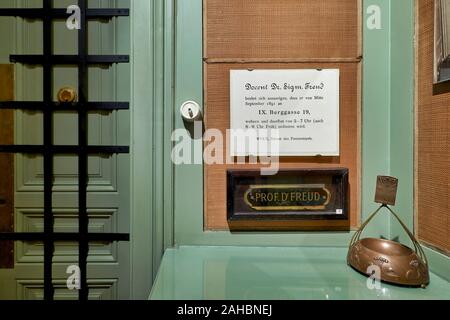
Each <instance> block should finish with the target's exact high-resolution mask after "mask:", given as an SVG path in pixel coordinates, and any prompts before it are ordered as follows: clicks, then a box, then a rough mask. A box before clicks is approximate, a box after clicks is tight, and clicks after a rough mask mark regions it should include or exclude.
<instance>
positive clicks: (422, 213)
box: [416, 0, 450, 255]
mask: <svg viewBox="0 0 450 320" xmlns="http://www.w3.org/2000/svg"><path fill="white" fill-rule="evenodd" d="M433 46H434V0H419V1H418V48H417V114H416V116H417V128H416V129H417V132H416V135H417V137H416V149H417V150H416V154H417V156H416V201H417V208H416V209H417V225H416V231H417V233H418V237H419V239H420V240H421V241H422V242H424V243H427V244H429V245H431V246H433V247H436V248H437V249H439V250H440V251H443V252H444V253H446V254H447V255H450V210H449V209H450V200H449V199H450V197H449V195H450V93H446V94H440V95H433V55H434V48H433Z"/></svg>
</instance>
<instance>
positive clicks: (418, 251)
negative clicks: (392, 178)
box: [349, 204, 428, 266]
mask: <svg viewBox="0 0 450 320" xmlns="http://www.w3.org/2000/svg"><path fill="white" fill-rule="evenodd" d="M382 208H387V209H388V210H389V212H390V213H391V214H392V215H393V216H394V217H395V218H396V219H397V221H398V222H399V223H400V225H401V226H402V228H403V229H404V230H405V232H406V233H407V234H408V237H409V238H410V240H411V241H412V243H413V245H414V249H415V250H414V251H415V253H416V254H417V255H418V256H419V257H420V258H421V259H422V261H423V262H424V264H425V265H426V266H428V260H427V257H426V255H425V252H424V251H423V249H422V246H421V245H420V243H419V242H418V241H417V239H416V238H415V237H414V235H413V234H412V233H411V231H409V229H408V228H407V227H406V225H405V224H404V223H403V221H402V220H401V219H400V217H399V216H398V215H397V214H396V213H395V212H394V211H393V210H392V209H391V208H390V207H389V206H388V205H386V204H382V205H381V206H380V207H379V208H378V209H377V210H376V211H375V212H374V213H372V214H371V215H370V217H369V218H368V219H367V220H366V221H365V222H364V223H363V224H362V225H361V227H359V229H358V230H357V231H356V232H355V234H354V235H353V237H352V239H351V240H350V245H349V247H351V246H353V245H354V244H355V243H356V242H357V241H359V240H360V237H361V233H362V232H363V231H364V229H365V228H366V226H367V225H368V224H369V222H370V221H372V219H373V218H374V217H375V216H376V215H377V214H378V213H379V212H380V210H381V209H382Z"/></svg>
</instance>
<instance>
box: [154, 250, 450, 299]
mask: <svg viewBox="0 0 450 320" xmlns="http://www.w3.org/2000/svg"><path fill="white" fill-rule="evenodd" d="M346 255H347V248H312V247H306V248H287V247H279V248H262V247H203V246H202V247H179V248H176V249H168V250H167V251H166V252H165V254H164V258H163V260H162V264H161V267H160V269H159V272H158V275H157V278H156V281H155V284H154V286H153V290H152V293H151V295H150V299H155V300H173V299H177V300H178V299H179V300H205V299H206V300H216V299H217V300H260V299H261V300H280V299H281V300H289V299H307V300H311V299H320V300H321V299H325V300H326V299H329V300H347V299H358V300H360V299H371V300H376V299H380V300H386V299H395V300H398V299H400V300H413V299H450V283H449V282H448V281H447V280H445V279H442V278H440V277H438V276H436V275H434V274H430V279H431V281H430V285H429V286H428V287H427V288H426V289H422V288H404V287H397V286H393V285H388V284H385V283H381V284H380V285H381V286H380V287H379V288H376V287H375V288H373V286H370V285H368V282H370V281H372V280H370V279H368V278H367V277H365V276H364V275H361V274H359V273H357V272H356V271H354V270H353V269H352V268H351V267H349V266H348V265H347V263H346ZM369 287H370V288H373V289H370V288H369Z"/></svg>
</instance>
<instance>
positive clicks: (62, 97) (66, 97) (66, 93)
mask: <svg viewBox="0 0 450 320" xmlns="http://www.w3.org/2000/svg"><path fill="white" fill-rule="evenodd" d="M76 100H77V92H76V91H75V89H73V88H70V87H64V88H61V89H59V91H58V101H59V102H61V103H71V102H75V101H76Z"/></svg>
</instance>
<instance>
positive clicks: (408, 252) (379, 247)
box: [347, 204, 430, 288]
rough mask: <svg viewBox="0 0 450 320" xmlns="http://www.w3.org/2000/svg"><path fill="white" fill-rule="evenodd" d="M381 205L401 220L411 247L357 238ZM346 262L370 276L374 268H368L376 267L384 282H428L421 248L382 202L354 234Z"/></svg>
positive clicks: (424, 283)
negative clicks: (412, 247)
mask: <svg viewBox="0 0 450 320" xmlns="http://www.w3.org/2000/svg"><path fill="white" fill-rule="evenodd" d="M382 208H387V209H388V210H389V212H391V213H392V214H393V215H394V217H395V218H396V219H397V220H398V221H399V222H400V224H401V225H402V227H403V229H404V230H405V231H406V233H407V234H408V236H409V238H410V239H411V241H412V243H413V245H414V250H413V249H411V248H409V247H407V246H405V245H403V244H401V243H398V242H394V241H389V240H384V239H374V238H365V239H360V236H361V233H362V231H363V230H364V228H365V227H366V226H367V224H368V223H369V222H370V221H371V220H372V219H373V218H374V217H375V216H376V215H377V214H378V212H380V210H381V209H382ZM347 263H348V264H349V265H350V266H351V267H352V268H354V269H355V270H356V271H358V272H360V273H362V274H364V275H366V276H372V275H373V273H372V272H373V271H371V270H373V268H371V267H372V266H378V267H379V270H380V272H379V273H380V280H381V281H383V282H386V283H391V284H396V285H400V286H408V287H422V288H425V287H426V286H427V285H428V284H429V282H430V276H429V271H428V261H427V258H426V256H425V253H424V252H423V249H422V247H421V246H420V244H419V243H418V241H417V240H416V238H415V237H414V235H413V234H412V233H411V232H410V231H409V230H408V228H407V227H406V226H405V224H404V223H403V222H402V221H401V220H400V218H399V217H398V216H397V215H396V214H395V213H394V212H393V211H392V209H391V208H389V207H388V206H387V205H385V204H383V205H381V206H380V208H378V210H377V211H375V212H374V213H373V214H372V215H371V216H370V217H369V219H367V221H366V222H364V223H363V224H362V225H361V227H360V228H359V230H358V231H357V232H356V233H355V235H354V236H353V238H352V240H351V242H350V248H349V250H348V255H347Z"/></svg>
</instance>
